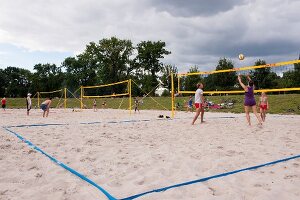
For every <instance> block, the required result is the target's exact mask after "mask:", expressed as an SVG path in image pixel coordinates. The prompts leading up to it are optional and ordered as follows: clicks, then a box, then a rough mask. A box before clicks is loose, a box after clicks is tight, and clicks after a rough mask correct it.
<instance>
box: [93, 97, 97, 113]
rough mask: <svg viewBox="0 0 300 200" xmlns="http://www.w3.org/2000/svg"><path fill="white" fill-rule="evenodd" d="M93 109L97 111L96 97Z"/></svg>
mask: <svg viewBox="0 0 300 200" xmlns="http://www.w3.org/2000/svg"><path fill="white" fill-rule="evenodd" d="M93 109H94V112H96V111H97V101H96V99H94V102H93Z"/></svg>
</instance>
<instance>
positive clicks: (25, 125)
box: [4, 124, 69, 128]
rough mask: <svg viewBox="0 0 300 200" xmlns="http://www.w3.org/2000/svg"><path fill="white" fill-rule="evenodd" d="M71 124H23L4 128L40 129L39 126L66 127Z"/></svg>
mask: <svg viewBox="0 0 300 200" xmlns="http://www.w3.org/2000/svg"><path fill="white" fill-rule="evenodd" d="M64 125H69V124H22V125H16V126H5V127H4V128H22V127H39V126H64Z"/></svg>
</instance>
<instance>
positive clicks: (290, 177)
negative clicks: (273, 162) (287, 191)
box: [284, 175, 298, 179]
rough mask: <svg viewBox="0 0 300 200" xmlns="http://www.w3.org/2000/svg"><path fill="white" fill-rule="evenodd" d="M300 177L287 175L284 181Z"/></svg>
mask: <svg viewBox="0 0 300 200" xmlns="http://www.w3.org/2000/svg"><path fill="white" fill-rule="evenodd" d="M297 177H298V176H297V175H286V176H285V177H284V179H292V178H297Z"/></svg>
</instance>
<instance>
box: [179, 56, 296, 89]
mask: <svg viewBox="0 0 300 200" xmlns="http://www.w3.org/2000/svg"><path fill="white" fill-rule="evenodd" d="M238 75H250V77H251V79H252V80H253V81H254V84H255V86H256V90H255V91H254V92H256V93H258V92H289V91H300V81H297V80H296V79H298V77H299V76H300V60H292V61H286V62H279V63H273V64H265V65H258V66H247V67H241V68H232V69H224V70H214V71H205V72H193V73H181V74H178V90H177V94H194V93H195V85H196V84H197V83H198V82H202V83H204V85H205V91H204V93H205V94H210V95H214V94H241V93H244V90H242V88H241V87H240V85H239V84H238V82H237V76H238Z"/></svg>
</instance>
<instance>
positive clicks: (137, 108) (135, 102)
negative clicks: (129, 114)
mask: <svg viewBox="0 0 300 200" xmlns="http://www.w3.org/2000/svg"><path fill="white" fill-rule="evenodd" d="M136 111H138V112H140V110H139V100H138V98H136V97H134V113H136Z"/></svg>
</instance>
